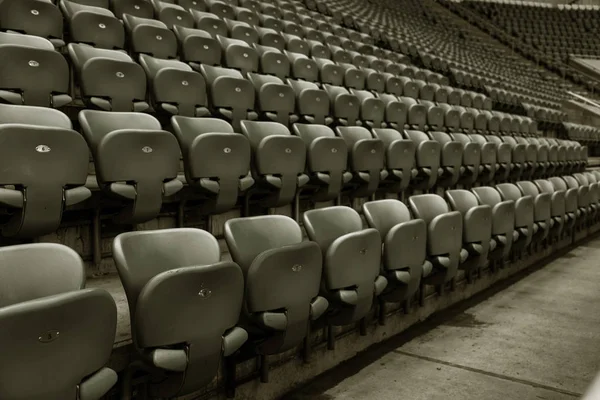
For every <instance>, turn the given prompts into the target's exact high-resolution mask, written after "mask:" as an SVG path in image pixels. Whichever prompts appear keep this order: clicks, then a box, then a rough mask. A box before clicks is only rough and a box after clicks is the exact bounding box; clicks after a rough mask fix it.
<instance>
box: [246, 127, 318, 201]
mask: <svg viewBox="0 0 600 400" xmlns="http://www.w3.org/2000/svg"><path fill="white" fill-rule="evenodd" d="M241 128H242V133H243V134H244V135H245V136H246V137H247V138H248V141H249V142H250V147H251V148H252V153H253V162H252V175H253V177H254V180H255V181H256V185H255V187H254V188H253V192H256V194H259V195H261V197H262V198H261V202H262V204H263V205H265V207H281V206H283V205H286V204H290V202H291V201H292V200H293V199H294V196H295V195H296V192H297V190H298V189H299V188H301V187H302V186H304V185H305V184H307V183H308V181H309V177H308V176H307V175H306V174H305V173H304V172H305V165H306V146H305V144H304V141H303V140H302V139H300V138H299V137H297V136H293V135H292V134H291V133H290V131H289V129H288V128H287V127H286V126H285V125H282V124H280V123H277V122H257V121H248V120H244V121H242V122H241ZM253 194H254V193H253Z"/></svg>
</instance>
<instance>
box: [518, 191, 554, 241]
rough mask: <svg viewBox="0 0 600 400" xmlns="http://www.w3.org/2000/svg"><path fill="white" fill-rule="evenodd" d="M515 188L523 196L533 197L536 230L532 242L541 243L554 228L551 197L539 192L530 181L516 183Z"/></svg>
mask: <svg viewBox="0 0 600 400" xmlns="http://www.w3.org/2000/svg"><path fill="white" fill-rule="evenodd" d="M517 186H518V187H519V189H521V192H522V193H523V194H524V195H525V196H531V197H533V210H534V216H533V220H534V221H535V223H536V225H537V226H538V229H537V232H535V235H534V236H533V238H532V241H534V242H541V241H543V240H545V239H546V238H547V237H548V233H549V232H550V231H551V230H552V229H553V227H554V220H553V219H552V200H551V195H550V194H549V193H545V192H543V191H541V190H540V189H539V188H538V187H537V186H536V185H535V183H534V182H532V181H520V182H517ZM534 231H535V230H534Z"/></svg>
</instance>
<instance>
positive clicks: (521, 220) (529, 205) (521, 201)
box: [496, 183, 539, 257]
mask: <svg viewBox="0 0 600 400" xmlns="http://www.w3.org/2000/svg"><path fill="white" fill-rule="evenodd" d="M496 189H497V190H498V192H499V193H500V196H501V198H502V200H504V201H506V200H512V201H514V202H515V229H516V230H517V232H518V233H519V240H518V241H517V242H515V243H513V254H515V255H516V256H518V257H522V255H523V250H525V249H526V248H528V247H529V245H530V244H531V242H532V239H533V237H534V235H536V233H537V232H538V230H539V226H538V224H536V223H535V209H534V207H535V206H534V200H535V199H534V198H533V197H532V196H529V195H527V196H525V195H523V193H522V192H521V190H520V189H519V188H518V187H517V186H516V185H515V184H512V183H501V184H499V185H496Z"/></svg>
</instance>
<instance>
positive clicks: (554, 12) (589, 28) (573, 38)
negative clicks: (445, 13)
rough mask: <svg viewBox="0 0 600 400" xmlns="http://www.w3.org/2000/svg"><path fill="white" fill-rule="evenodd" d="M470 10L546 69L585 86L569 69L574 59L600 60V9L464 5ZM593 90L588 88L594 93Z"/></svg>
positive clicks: (541, 5)
mask: <svg viewBox="0 0 600 400" xmlns="http://www.w3.org/2000/svg"><path fill="white" fill-rule="evenodd" d="M461 7H467V8H469V9H470V10H472V11H474V12H476V13H477V14H479V15H480V16H482V17H484V18H485V19H487V20H488V21H489V22H490V23H491V24H493V25H494V26H496V27H498V28H500V29H501V30H502V31H504V32H505V33H506V36H504V35H499V37H501V38H502V39H503V40H504V41H507V42H508V41H510V40H512V41H515V40H516V42H517V46H516V47H517V48H518V49H519V50H520V51H522V52H523V54H526V55H527V56H528V57H529V58H530V59H532V60H534V61H536V62H539V63H540V64H541V65H543V66H544V67H546V68H548V69H550V70H552V71H555V72H557V73H559V74H561V75H563V76H567V77H569V78H570V79H572V80H573V81H574V82H575V83H577V84H583V85H585V84H586V82H585V79H584V78H583V76H581V75H580V74H578V73H577V72H575V71H574V70H571V69H570V68H569V67H568V65H567V64H568V61H569V58H570V57H571V56H579V57H590V58H597V57H598V56H600V38H599V37H598V33H599V32H600V25H599V23H598V16H599V15H600V9H598V8H597V7H592V6H582V5H578V4H573V5H571V4H559V5H553V4H548V3H526V4H510V3H502V2H498V1H464V2H462V4H461ZM591 87H592V86H588V89H590V88H591Z"/></svg>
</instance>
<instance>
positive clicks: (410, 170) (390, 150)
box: [373, 129, 418, 193]
mask: <svg viewBox="0 0 600 400" xmlns="http://www.w3.org/2000/svg"><path fill="white" fill-rule="evenodd" d="M373 136H374V137H375V138H376V139H379V140H381V141H382V142H383V146H384V150H385V168H386V170H387V172H388V176H387V177H386V179H384V180H383V182H381V184H382V185H383V186H384V187H385V189H386V191H387V192H389V193H399V192H403V191H405V190H406V189H408V187H409V185H410V182H411V180H412V179H414V178H415V177H416V176H417V173H418V171H417V167H416V152H417V146H416V145H415V143H414V142H413V141H412V140H410V139H405V138H404V137H403V136H402V134H401V133H400V132H398V131H397V130H394V129H373ZM381 184H380V186H381Z"/></svg>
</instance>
